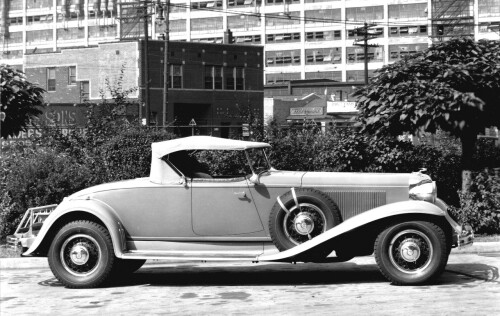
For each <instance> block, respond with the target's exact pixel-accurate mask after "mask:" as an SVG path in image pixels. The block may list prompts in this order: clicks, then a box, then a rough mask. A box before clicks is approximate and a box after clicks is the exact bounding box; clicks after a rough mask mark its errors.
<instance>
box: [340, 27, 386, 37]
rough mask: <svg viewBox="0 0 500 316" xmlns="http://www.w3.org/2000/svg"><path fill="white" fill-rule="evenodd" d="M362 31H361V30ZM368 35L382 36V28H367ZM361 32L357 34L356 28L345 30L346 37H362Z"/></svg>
mask: <svg viewBox="0 0 500 316" xmlns="http://www.w3.org/2000/svg"><path fill="white" fill-rule="evenodd" d="M361 33H363V32H361ZM368 36H370V37H384V28H382V27H378V28H369V29H368ZM363 37H364V35H363V34H359V33H358V32H357V31H356V30H347V38H348V39H352V38H363Z"/></svg>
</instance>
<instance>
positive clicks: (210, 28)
mask: <svg viewBox="0 0 500 316" xmlns="http://www.w3.org/2000/svg"><path fill="white" fill-rule="evenodd" d="M222 29H223V24H222V17H221V16H218V17H213V18H202V19H191V31H193V32H197V31H202V32H210V33H213V32H216V31H218V30H222Z"/></svg>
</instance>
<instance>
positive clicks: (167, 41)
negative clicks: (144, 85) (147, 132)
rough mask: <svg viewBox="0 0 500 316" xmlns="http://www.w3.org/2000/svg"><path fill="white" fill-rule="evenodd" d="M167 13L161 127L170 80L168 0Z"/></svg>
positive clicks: (165, 118)
mask: <svg viewBox="0 0 500 316" xmlns="http://www.w3.org/2000/svg"><path fill="white" fill-rule="evenodd" d="M165 10H167V12H166V13H165V48H164V50H165V57H164V60H163V67H164V69H163V85H164V86H163V92H164V95H163V109H162V112H163V116H162V124H163V126H164V127H165V126H167V109H168V88H169V86H168V85H169V82H168V79H169V78H170V76H169V73H168V70H169V65H168V44H169V41H170V0H166V8H165Z"/></svg>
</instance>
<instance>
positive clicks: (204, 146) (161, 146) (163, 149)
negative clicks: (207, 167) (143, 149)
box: [151, 136, 271, 159]
mask: <svg viewBox="0 0 500 316" xmlns="http://www.w3.org/2000/svg"><path fill="white" fill-rule="evenodd" d="M266 147H271V145H269V144H267V143H258V142H248V141H244V140H235V139H227V138H219V137H213V136H189V137H183V138H177V139H172V140H166V141H164V142H158V143H153V144H152V145H151V148H152V150H153V156H154V157H156V158H160V159H161V158H162V157H163V156H165V155H168V154H170V153H173V152H176V151H181V150H245V149H250V148H266Z"/></svg>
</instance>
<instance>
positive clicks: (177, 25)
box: [168, 20, 186, 33]
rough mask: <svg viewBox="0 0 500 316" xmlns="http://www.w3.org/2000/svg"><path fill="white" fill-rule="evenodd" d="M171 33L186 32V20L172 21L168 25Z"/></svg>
mask: <svg viewBox="0 0 500 316" xmlns="http://www.w3.org/2000/svg"><path fill="white" fill-rule="evenodd" d="M168 29H169V30H170V32H171V33H178V32H186V20H172V21H170V22H169V23H168Z"/></svg>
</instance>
